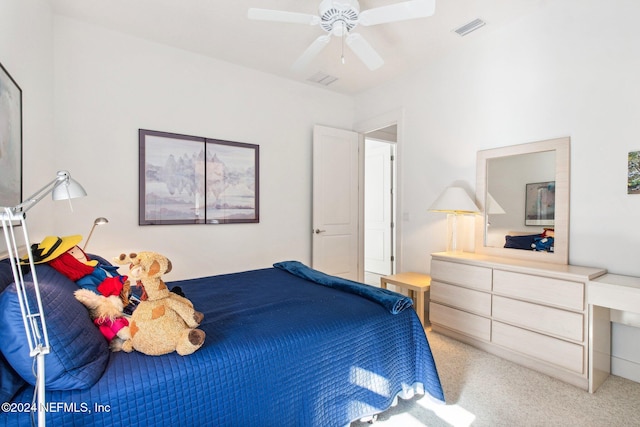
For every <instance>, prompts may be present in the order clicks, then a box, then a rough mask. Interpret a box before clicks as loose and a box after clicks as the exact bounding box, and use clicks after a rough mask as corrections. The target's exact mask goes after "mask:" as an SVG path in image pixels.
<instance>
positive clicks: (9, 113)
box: [0, 64, 22, 207]
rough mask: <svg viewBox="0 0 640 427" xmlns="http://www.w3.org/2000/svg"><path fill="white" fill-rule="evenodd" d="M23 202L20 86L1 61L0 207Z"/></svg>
mask: <svg viewBox="0 0 640 427" xmlns="http://www.w3.org/2000/svg"><path fill="white" fill-rule="evenodd" d="M20 202H22V89H20V86H18V84H17V83H16V81H15V80H13V78H12V77H11V75H10V74H9V72H8V71H7V70H6V69H5V68H4V67H3V66H2V64H0V206H5V207H7V206H9V207H10V206H16V205H18V204H20Z"/></svg>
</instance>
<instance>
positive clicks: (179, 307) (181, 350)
mask: <svg viewBox="0 0 640 427" xmlns="http://www.w3.org/2000/svg"><path fill="white" fill-rule="evenodd" d="M114 262H115V263H116V264H120V265H129V277H130V278H131V279H132V280H135V281H136V283H137V284H139V285H141V286H142V287H144V291H143V297H142V301H140V304H138V307H137V308H136V309H135V311H134V312H133V314H132V315H131V322H130V325H129V332H130V334H131V339H129V340H127V341H125V342H124V343H123V344H122V350H124V351H126V352H130V351H133V350H136V351H139V352H141V353H144V354H148V355H151V356H158V355H161V354H167V353H171V352H173V351H175V352H177V353H178V354H179V355H181V356H186V355H188V354H191V353H193V352H195V351H196V350H198V349H199V348H200V347H202V345H203V344H204V339H205V333H204V331H202V330H201V329H197V327H198V326H199V325H200V322H202V319H203V318H204V315H203V314H202V313H200V312H199V311H196V310H194V308H193V304H192V303H191V301H189V300H188V299H187V298H184V297H182V296H179V295H177V294H176V293H174V292H171V291H169V289H168V288H167V286H166V285H165V283H164V281H163V280H162V275H163V274H165V273H168V272H170V271H171V261H169V259H168V258H167V257H165V256H163V255H160V254H158V253H155V252H139V253H131V254H129V255H125V254H122V255H120V256H119V257H118V258H116V259H114ZM145 296H146V297H145Z"/></svg>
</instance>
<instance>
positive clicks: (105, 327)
mask: <svg viewBox="0 0 640 427" xmlns="http://www.w3.org/2000/svg"><path fill="white" fill-rule="evenodd" d="M74 296H75V297H76V299H77V300H78V301H80V302H81V303H82V304H83V305H84V306H85V307H87V308H88V309H89V315H90V317H91V319H92V320H93V323H94V324H95V325H96V326H97V327H98V329H99V330H100V332H101V333H102V335H104V337H105V338H106V339H107V340H108V341H109V347H110V348H111V351H119V350H121V349H122V344H123V343H124V342H125V341H126V340H128V339H130V338H131V333H130V329H129V321H128V320H127V318H126V317H124V313H123V309H124V304H123V301H122V299H121V298H120V296H119V295H118V294H112V295H109V296H104V295H101V294H97V293H95V292H93V291H92V290H90V289H84V288H80V289H78V290H77V291H75V292H74Z"/></svg>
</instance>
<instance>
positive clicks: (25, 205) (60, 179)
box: [10, 171, 71, 214]
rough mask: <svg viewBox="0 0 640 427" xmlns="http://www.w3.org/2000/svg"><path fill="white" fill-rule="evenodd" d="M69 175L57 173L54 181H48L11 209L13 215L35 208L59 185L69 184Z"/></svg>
mask: <svg viewBox="0 0 640 427" xmlns="http://www.w3.org/2000/svg"><path fill="white" fill-rule="evenodd" d="M70 178H71V175H70V174H69V172H67V171H59V172H58V176H56V178H55V179H53V180H52V181H50V182H49V183H48V184H46V185H45V186H43V187H42V188H41V189H39V190H38V191H36V192H35V193H33V194H32V195H31V196H29V197H27V198H26V199H25V200H24V201H23V202H22V203H20V204H19V205H16V206H14V207H12V208H10V209H11V212H12V213H13V214H19V213H24V212H27V211H28V210H29V209H31V208H32V207H33V206H35V205H36V204H37V203H38V202H39V201H40V200H42V199H43V198H44V197H45V196H47V195H48V194H50V193H52V192H53V190H55V189H56V187H58V186H59V185H61V184H63V183H65V182H69V179H70Z"/></svg>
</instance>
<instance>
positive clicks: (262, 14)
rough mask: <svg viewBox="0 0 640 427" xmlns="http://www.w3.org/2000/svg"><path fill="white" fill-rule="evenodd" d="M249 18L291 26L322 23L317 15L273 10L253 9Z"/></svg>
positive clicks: (249, 13) (248, 14) (250, 10)
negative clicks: (284, 23)
mask: <svg viewBox="0 0 640 427" xmlns="http://www.w3.org/2000/svg"><path fill="white" fill-rule="evenodd" d="M247 17H248V18H249V19H255V20H258V21H274V22H287V23H290V24H308V25H316V24H318V23H319V22H320V17H319V16H316V15H309V14H306V13H297V12H286V11H283V10H272V9H256V8H251V9H249V12H248V13H247Z"/></svg>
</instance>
